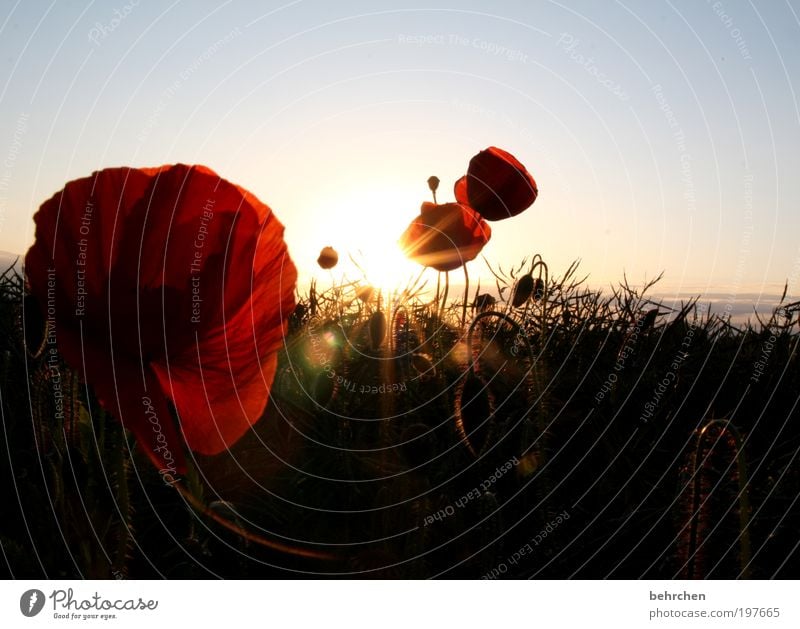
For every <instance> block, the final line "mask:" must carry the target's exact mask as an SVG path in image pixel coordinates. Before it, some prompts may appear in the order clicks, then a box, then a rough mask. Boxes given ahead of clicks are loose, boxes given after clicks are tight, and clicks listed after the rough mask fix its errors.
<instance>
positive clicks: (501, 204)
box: [455, 146, 539, 221]
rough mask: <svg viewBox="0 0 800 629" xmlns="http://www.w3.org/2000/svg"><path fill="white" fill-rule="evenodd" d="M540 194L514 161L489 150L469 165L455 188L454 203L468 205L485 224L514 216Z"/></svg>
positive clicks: (500, 153) (491, 148)
mask: <svg viewBox="0 0 800 629" xmlns="http://www.w3.org/2000/svg"><path fill="white" fill-rule="evenodd" d="M538 194H539V190H538V188H537V187H536V181H534V179H533V177H532V176H531V174H530V173H529V172H528V171H527V170H526V168H525V166H523V165H522V164H521V163H520V162H519V160H517V158H516V157H514V156H513V155H511V153H508V152H506V151H504V150H502V149H499V148H497V147H494V146H490V147H489V148H487V149H486V150H484V151H481V152H480V153H478V154H477V155H475V156H474V157H473V158H472V159H471V160H470V162H469V169H468V170H467V174H466V176H465V177H461V179H459V180H458V181H456V184H455V195H456V201H458V202H459V203H461V204H462V205H469V206H470V207H472V209H474V210H475V211H476V212H477V213H478V214H480V215H481V217H482V218H485V219H486V220H487V221H499V220H502V219H504V218H509V217H511V216H516V215H517V214H519V213H520V212H523V211H524V210H526V209H527V208H529V207H530V206H531V205H532V204H533V202H534V201H535V200H536V197H537V195H538Z"/></svg>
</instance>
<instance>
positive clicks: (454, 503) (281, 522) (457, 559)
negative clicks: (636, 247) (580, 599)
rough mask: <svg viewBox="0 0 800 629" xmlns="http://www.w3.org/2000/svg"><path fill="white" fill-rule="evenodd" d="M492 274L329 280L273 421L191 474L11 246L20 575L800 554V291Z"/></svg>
mask: <svg viewBox="0 0 800 629" xmlns="http://www.w3.org/2000/svg"><path fill="white" fill-rule="evenodd" d="M493 272H494V273H495V277H496V286H495V287H494V288H495V289H496V290H493V293H494V295H497V297H495V296H492V295H490V294H489V293H481V292H480V291H479V290H475V289H473V291H472V292H471V293H470V294H469V296H468V298H464V297H463V296H462V295H459V294H455V293H451V294H445V292H444V290H443V287H442V286H440V287H439V288H438V291H437V290H434V287H431V286H426V287H422V286H420V285H419V284H418V283H417V282H414V281H411V282H410V283H409V285H407V286H405V287H404V288H403V289H402V290H400V289H398V290H396V291H393V292H391V293H387V292H385V291H381V290H379V289H377V288H372V287H369V286H366V285H364V284H361V283H358V282H356V283H349V284H344V285H332V286H321V285H319V284H316V283H315V284H312V286H311V287H310V288H309V289H308V290H307V291H306V292H304V294H302V295H299V296H298V299H297V307H296V308H295V310H294V312H293V313H292V315H291V318H290V321H289V332H288V334H287V336H286V337H285V339H284V344H283V348H282V350H281V351H280V353H279V363H278V370H277V374H276V376H275V381H274V384H273V386H272V390H271V395H270V400H269V402H268V406H267V408H266V411H265V412H264V416H263V417H262V419H261V420H260V421H259V422H258V423H257V424H256V425H255V426H254V428H253V430H251V431H250V432H249V433H248V434H246V435H245V437H244V438H242V439H241V440H240V441H239V442H238V443H237V444H236V445H235V446H233V447H232V448H231V449H230V450H229V451H228V452H225V453H222V454H219V455H216V456H202V455H197V454H195V455H193V456H192V459H191V461H190V466H189V471H188V473H187V474H186V476H185V478H182V479H180V480H179V481H177V482H175V483H170V482H164V479H163V477H162V476H160V475H159V473H158V471H157V470H156V469H155V468H154V467H153V466H152V465H150V462H149V461H147V460H146V459H145V457H144V456H143V455H142V453H141V451H140V449H139V448H138V446H137V445H136V443H135V440H134V439H133V438H131V436H130V435H126V434H125V432H124V431H123V430H122V429H121V427H120V425H119V423H118V422H115V421H113V419H112V418H111V417H110V416H109V415H108V413H107V412H106V411H104V410H103V409H102V408H101V407H100V406H99V405H98V404H97V402H96V400H95V399H94V398H93V394H92V391H91V388H90V387H86V386H85V385H84V384H83V383H81V381H80V379H79V378H78V376H77V374H76V373H75V371H74V370H72V369H70V368H69V367H68V366H67V365H66V364H65V363H64V362H63V360H61V359H60V358H59V356H58V354H57V352H56V351H55V349H54V348H49V347H48V340H47V333H46V326H45V325H44V323H43V321H41V320H36V319H35V318H34V317H33V315H31V317H29V319H30V320H27V321H25V320H24V319H25V317H24V316H23V314H24V311H23V307H22V305H23V302H24V299H25V286H24V282H23V280H22V278H21V277H20V276H19V275H18V274H17V272H16V271H15V270H14V269H10V270H9V271H8V272H6V273H5V275H3V277H2V280H1V282H0V325H2V328H3V334H2V337H0V338H2V344H3V345H2V348H0V395H1V396H2V418H3V429H4V430H3V437H2V441H3V443H2V446H1V447H2V451H3V455H2V456H0V461H1V462H0V465H2V468H3V469H2V472H1V473H0V479H2V485H0V492H1V496H2V503H3V505H4V509H3V517H2V518H1V519H0V543H1V544H2V549H3V556H4V562H3V564H4V565H5V567H6V570H7V573H8V574H9V576H11V575H13V576H15V577H24V578H38V577H42V576H48V577H93V578H129V577H130V578H148V577H157V576H166V577H169V578H209V577H228V578H275V577H281V578H286V577H292V576H298V577H307V576H332V577H334V576H335V577H356V578H375V577H389V578H428V577H444V578H500V579H502V578H554V579H562V578H639V577H647V578H769V577H777V578H797V577H798V576H799V575H800V553H798V552H797V549H798V544H800V537H798V531H800V505H798V493H799V491H800V461H798V452H800V416H799V415H800V413H799V412H798V406H797V404H798V391H800V369H798V353H797V349H798V339H800V335H799V334H798V326H799V325H800V323H799V322H798V311H800V305H799V304H798V303H787V302H786V300H785V295H784V296H783V298H782V299H781V303H780V304H779V305H778V307H777V308H775V310H774V311H773V312H772V313H771V315H770V316H768V317H764V318H755V319H754V321H753V322H747V323H744V324H738V325H737V324H734V323H732V322H731V321H730V320H729V318H727V317H724V316H722V314H720V313H717V312H712V313H709V312H708V310H707V309H706V308H705V307H704V306H703V305H702V301H701V300H695V299H693V300H689V301H687V302H686V303H683V304H680V305H678V306H674V305H673V306H667V305H665V304H663V303H660V302H658V300H656V299H652V298H651V297H650V296H649V295H650V293H651V292H652V291H653V290H654V286H656V283H655V282H653V283H651V284H650V285H647V286H644V287H641V288H635V287H632V286H630V285H629V284H628V283H627V281H626V280H623V281H622V282H620V283H619V284H618V285H617V286H616V287H615V288H614V289H613V290H611V291H606V292H600V291H597V290H593V289H590V288H588V287H587V286H586V282H585V278H584V277H583V275H582V273H581V270H580V269H579V267H578V265H577V264H573V265H572V266H571V267H569V268H568V269H562V270H560V271H559V270H549V269H548V268H547V266H546V264H544V261H543V260H541V258H539V257H538V256H534V257H533V258H531V259H526V260H523V261H521V263H520V265H519V266H517V267H516V268H514V269H505V270H503V269H498V268H495V269H494V270H493ZM526 276H529V277H530V278H531V280H530V281H528V280H524V279H522V278H524V277H526ZM25 312H28V311H25ZM26 333H27V334H26ZM51 349H53V351H50V350H51Z"/></svg>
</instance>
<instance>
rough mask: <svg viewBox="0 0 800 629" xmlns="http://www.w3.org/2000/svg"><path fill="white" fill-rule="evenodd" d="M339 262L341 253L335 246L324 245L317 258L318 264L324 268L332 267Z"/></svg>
mask: <svg viewBox="0 0 800 629" xmlns="http://www.w3.org/2000/svg"><path fill="white" fill-rule="evenodd" d="M338 263H339V254H338V253H336V249H334V248H333V247H323V248H322V251H320V253H319V258H317V264H319V265H320V267H322V268H323V269H326V270H327V269H332V268H333V267H335V266H336V265H337V264H338Z"/></svg>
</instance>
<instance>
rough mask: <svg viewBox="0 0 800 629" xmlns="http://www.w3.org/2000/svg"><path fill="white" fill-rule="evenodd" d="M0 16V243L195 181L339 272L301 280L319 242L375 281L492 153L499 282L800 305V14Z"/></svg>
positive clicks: (392, 273)
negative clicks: (69, 199) (123, 177)
mask: <svg viewBox="0 0 800 629" xmlns="http://www.w3.org/2000/svg"><path fill="white" fill-rule="evenodd" d="M0 6H2V10H0V67H2V71H0V120H2V123H3V124H2V127H0V250H3V251H8V252H12V253H24V251H26V250H27V248H28V247H29V246H30V244H31V243H32V241H33V237H34V233H33V222H32V220H31V217H32V215H33V213H34V212H35V211H36V209H37V208H38V206H39V205H40V204H41V203H42V202H43V201H45V200H46V199H47V198H49V197H50V196H51V195H52V194H54V193H55V192H56V191H58V190H59V189H60V188H62V187H63V185H64V184H65V183H66V182H67V181H69V180H71V179H75V178H79V177H83V176H86V175H88V174H90V173H91V172H92V171H94V170H97V169H101V168H105V167H111V166H121V165H131V166H156V165H161V164H167V163H177V162H183V163H199V164H206V165H208V166H210V167H211V168H213V169H214V170H215V171H217V172H218V173H219V174H220V175H221V176H223V177H225V178H226V179H229V180H231V181H233V182H235V183H237V184H239V185H241V186H243V187H245V188H247V189H249V190H251V191H252V192H253V193H255V194H256V195H257V196H258V197H259V198H260V199H261V200H262V201H264V202H265V203H267V204H268V205H270V207H272V209H273V210H274V212H275V215H276V216H277V217H278V218H279V219H280V220H281V222H282V223H284V225H285V226H286V240H287V243H288V245H289V250H290V252H291V255H292V257H293V259H294V260H295V262H296V264H297V266H298V267H299V269H300V271H301V281H304V282H306V281H308V280H309V279H310V278H312V277H316V278H317V280H318V281H319V282H320V283H321V285H326V284H329V283H331V282H334V281H341V277H340V275H337V273H341V272H344V273H346V274H348V277H350V276H352V274H353V272H354V271H353V268H352V266H348V265H347V264H346V263H343V264H342V266H341V267H339V269H338V270H335V271H333V272H328V271H322V270H320V269H319V268H318V267H317V266H316V262H315V261H316V257H317V255H318V253H319V250H320V248H321V247H323V246H325V245H332V246H334V247H335V248H336V249H337V250H339V252H340V254H341V255H342V258H343V260H347V259H348V256H349V255H352V256H353V257H354V258H355V259H357V260H358V261H359V262H360V264H361V266H362V267H363V268H364V269H365V270H366V272H367V274H368V275H371V277H368V278H367V279H368V280H369V281H372V282H374V283H388V282H390V281H396V280H398V278H400V277H407V276H408V275H409V274H413V273H414V272H415V271H416V269H417V267H414V265H413V264H412V263H410V262H408V261H405V260H404V259H403V258H402V256H401V255H400V253H399V249H398V247H397V238H398V237H399V236H400V234H401V232H402V231H403V229H404V228H405V227H406V225H407V224H408V223H409V222H410V221H411V220H412V219H413V218H414V216H416V215H417V214H418V212H419V206H420V204H421V203H422V202H423V201H428V200H430V191H429V190H428V187H427V183H426V180H427V178H428V177H429V176H431V175H436V176H438V177H439V178H440V180H441V181H442V184H441V188H440V191H439V200H440V201H443V200H451V199H452V198H453V196H452V184H453V182H454V181H455V180H456V179H457V178H458V177H459V176H461V175H463V174H464V173H465V171H466V168H467V164H468V162H469V159H470V158H471V157H472V156H473V155H474V154H475V153H477V152H478V151H480V150H482V149H484V148H486V147H488V146H498V147H500V148H503V149H505V150H507V151H509V152H511V153H512V154H514V155H515V156H516V157H517V158H518V159H519V160H520V161H521V162H522V163H523V164H525V165H526V166H527V168H528V170H529V171H530V172H531V173H532V174H533V176H534V177H535V178H536V180H537V183H538V186H539V198H538V199H537V201H536V202H535V204H534V205H533V206H532V207H531V208H530V209H529V210H527V211H526V212H524V213H523V214H522V215H520V216H517V217H514V218H513V219H509V220H505V221H500V222H496V223H493V225H492V228H493V235H492V239H491V241H490V242H489V244H488V245H487V246H486V248H485V249H484V251H483V254H484V255H485V257H486V259H488V260H489V261H490V262H491V263H492V265H495V266H500V267H502V268H508V267H510V266H512V265H516V264H518V263H519V262H520V261H521V260H522V259H523V258H525V257H530V256H531V255H532V254H535V253H539V254H541V255H542V256H543V258H544V259H545V260H546V261H547V263H548V264H549V266H550V268H551V272H552V273H553V274H554V275H558V274H559V273H563V271H565V270H566V268H567V267H568V266H569V264H570V262H572V261H573V260H575V259H580V260H581V266H580V269H581V271H582V272H583V273H584V274H589V275H590V278H589V282H590V284H591V285H593V286H597V287H602V286H608V285H609V284H611V283H615V282H617V281H619V280H621V279H622V277H623V274H624V275H626V276H627V278H628V279H629V280H630V281H631V282H632V283H633V284H641V283H642V282H644V281H646V280H649V279H651V278H653V277H655V276H657V275H658V274H659V273H661V272H662V271H663V272H664V279H663V280H662V283H661V287H662V289H664V290H669V291H675V292H676V293H692V292H698V293H717V294H723V295H724V294H730V295H733V294H739V293H747V294H748V295H755V296H756V298H757V297H758V295H762V294H770V295H772V294H775V293H780V292H781V290H782V288H783V284H784V282H786V281H788V282H789V285H790V286H789V296H790V297H792V296H793V297H794V299H800V240H799V239H798V235H800V211H798V210H799V209H800V177H798V173H800V151H799V150H798V148H797V147H798V146H800V106H799V105H798V100H797V93H798V92H800V82H798V78H799V77H800V18H799V17H798V16H800V2H796V1H792V0H790V1H781V0H775V1H769V2H766V1H762V2H750V1H745V2H741V1H739V2H733V1H730V0H727V1H725V2H718V1H715V0H710V1H700V0H686V1H677V0H673V1H669V0H668V1H664V2H661V1H657V0H656V1H648V2H643V1H639V2H634V1H633V0H626V1H624V2H610V1H609V2H602V3H600V2H591V1H587V2H578V1H571V2H550V1H538V0H537V1H505V2H504V1H499V2H493V3H487V2H485V1H484V0H478V1H465V0H459V1H449V2H435V1H430V0H424V1H423V2H419V3H409V2H385V1H376V0H369V1H363V2H361V1H341V2H324V1H314V0H298V1H293V2H287V1H282V2H275V3H270V2H259V3H255V2H246V1H243V0H233V1H229V2H218V1H217V0H215V1H214V2H201V1H192V2H189V1H188V0H184V1H180V0H177V1H170V0H167V1H166V2H156V1H155V0H138V1H137V0H127V2H126V1H125V0H112V1H111V2H87V3H81V2H66V1H59V2H52V3H51V2H39V1H35V0H34V1H31V0H26V1H25V2H22V1H21V0H20V1H19V2H13V1H11V2H9V1H6V0H2V2H0ZM470 274H471V275H472V277H473V281H474V278H481V281H484V282H488V278H489V275H488V271H487V270H486V267H485V263H484V262H483V261H482V260H480V259H479V260H476V261H474V262H473V263H471V265H470ZM433 281H435V280H433Z"/></svg>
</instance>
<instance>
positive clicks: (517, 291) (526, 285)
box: [511, 273, 534, 308]
mask: <svg viewBox="0 0 800 629" xmlns="http://www.w3.org/2000/svg"><path fill="white" fill-rule="evenodd" d="M533 288H534V281H533V276H532V275H531V274H530V273H528V274H527V275H523V276H522V277H521V278H519V279H518V280H517V283H516V285H515V286H514V294H513V295H512V296H511V305H512V306H514V308H519V307H520V306H522V305H523V304H524V303H525V302H526V301H528V300H529V299H530V297H531V295H532V294H533Z"/></svg>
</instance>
